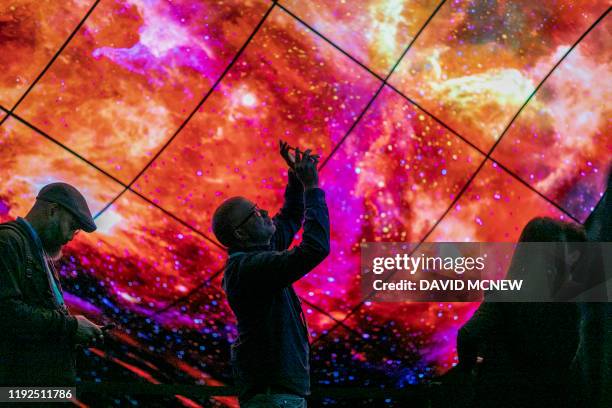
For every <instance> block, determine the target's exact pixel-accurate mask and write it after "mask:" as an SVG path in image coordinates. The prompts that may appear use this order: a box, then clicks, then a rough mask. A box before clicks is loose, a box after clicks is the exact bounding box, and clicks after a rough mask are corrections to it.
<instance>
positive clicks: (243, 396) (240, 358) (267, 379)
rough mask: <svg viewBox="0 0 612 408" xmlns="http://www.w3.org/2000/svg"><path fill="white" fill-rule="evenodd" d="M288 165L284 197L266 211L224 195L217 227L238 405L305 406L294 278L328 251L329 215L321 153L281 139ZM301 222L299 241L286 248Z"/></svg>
mask: <svg viewBox="0 0 612 408" xmlns="http://www.w3.org/2000/svg"><path fill="white" fill-rule="evenodd" d="M280 151H281V155H282V156H283V158H284V159H285V160H286V161H287V163H288V165H289V167H291V169H290V170H289V172H288V173H289V174H288V177H289V182H288V185H287V188H286V190H285V203H284V205H283V208H282V209H281V210H280V212H279V213H278V214H277V215H276V216H275V217H274V218H270V217H269V216H268V212H267V211H265V210H262V209H261V208H259V207H258V206H257V205H256V204H254V203H253V202H251V201H249V200H247V199H246V198H243V197H233V198H230V199H228V200H226V201H224V202H223V203H222V204H221V205H220V206H219V208H217V210H216V211H215V214H214V216H213V231H214V233H215V236H216V237H217V239H218V240H219V241H220V242H221V243H222V244H223V245H225V246H227V247H228V253H229V259H228V260H227V264H226V269H225V274H224V277H223V289H224V290H225V293H226V295H227V298H228V300H229V304H230V307H231V308H232V311H233V312H234V314H235V315H236V318H237V320H238V339H237V340H236V342H235V343H234V344H233V345H232V366H233V370H234V377H235V381H236V385H237V386H238V387H239V389H240V395H239V400H240V405H241V407H248V408H255V407H296V408H298V407H305V406H306V400H305V398H304V397H306V396H307V395H309V394H310V373H309V371H310V370H309V351H310V346H309V343H308V329H307V327H306V319H305V317H304V314H303V312H302V307H301V304H300V300H299V299H298V297H297V295H296V293H295V291H294V290H293V287H292V284H293V283H294V282H296V281H297V280H298V279H300V278H301V277H303V276H304V275H306V274H307V273H308V272H310V271H311V270H312V269H314V268H315V267H316V266H317V265H318V264H319V263H321V262H322V261H323V260H324V259H325V257H327V255H328V254H329V215H328V210H327V205H326V204H325V194H324V192H323V190H321V189H320V188H319V183H318V182H319V180H318V172H317V167H316V165H317V159H318V158H317V157H316V156H311V155H310V151H309V150H307V151H305V152H304V153H303V154H302V153H301V152H300V151H299V149H296V150H295V158H292V157H290V153H289V146H288V145H287V144H286V143H283V142H281V143H280ZM304 219H305V222H304V232H303V235H302V242H301V243H300V244H299V245H297V246H296V247H294V248H292V249H288V248H289V246H290V244H291V242H292V241H293V238H294V236H295V234H296V233H297V232H298V230H299V229H300V228H301V226H302V221H303V220H304Z"/></svg>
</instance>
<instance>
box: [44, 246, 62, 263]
mask: <svg viewBox="0 0 612 408" xmlns="http://www.w3.org/2000/svg"><path fill="white" fill-rule="evenodd" d="M62 255H63V254H62V248H61V247H60V248H59V249H56V250H55V251H47V256H48V257H49V259H50V260H51V261H53V262H59V260H60V259H62Z"/></svg>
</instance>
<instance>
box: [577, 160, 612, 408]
mask: <svg viewBox="0 0 612 408" xmlns="http://www.w3.org/2000/svg"><path fill="white" fill-rule="evenodd" d="M611 195H612V166H611V167H610V170H609V171H608V185H607V189H606V192H605V193H604V196H603V197H602V199H601V202H600V203H599V205H598V206H597V208H596V209H595V211H593V213H591V215H590V216H589V218H588V219H587V220H586V222H585V224H584V225H585V228H586V231H587V237H588V240H589V241H591V242H612V198H611ZM607 248H609V247H607ZM608 257H609V255H608ZM608 268H609V265H608ZM610 278H611V277H610V276H609V275H608V276H605V277H604V280H609V279H610ZM602 290H604V291H606V290H607V288H606V286H605V284H604V285H602ZM608 299H609V297H608ZM580 316H581V319H580V345H579V347H578V351H577V353H576V360H575V363H576V369H577V374H578V379H579V383H580V387H581V392H580V399H579V400H580V401H581V402H582V405H581V406H583V407H589V408H591V407H595V408H603V407H610V406H612V385H611V384H612V373H611V370H612V304H611V303H610V302H609V301H608V302H605V303H604V302H600V303H582V304H580Z"/></svg>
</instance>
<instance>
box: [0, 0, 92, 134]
mask: <svg viewBox="0 0 612 408" xmlns="http://www.w3.org/2000/svg"><path fill="white" fill-rule="evenodd" d="M98 3H100V0H96V1H95V2H94V4H93V5H92V6H91V7H90V8H89V10H88V11H87V13H86V14H85V16H84V17H83V18H82V19H81V21H80V22H79V24H77V26H76V28H75V29H74V30H73V31H72V33H70V35H69V36H68V38H67V39H66V41H64V43H63V44H62V46H61V47H60V48H59V49H58V50H57V51H56V52H55V54H53V57H51V59H50V60H49V62H48V63H47V65H45V67H44V68H43V70H42V71H41V72H40V73H39V74H38V76H37V77H36V78H35V79H34V81H32V83H31V84H30V86H29V87H28V89H26V91H25V92H24V93H23V94H22V95H21V97H20V98H19V99H18V100H17V102H16V103H15V105H13V108H12V109H11V110H10V111H7V112H8V113H9V115H7V116H5V117H4V118H3V119H2V120H0V126H2V124H3V123H4V121H6V120H7V118H8V117H9V116H10V115H12V114H13V112H14V111H15V109H17V107H19V104H20V103H21V102H22V101H23V100H24V99H25V98H26V96H28V94H29V93H30V91H31V90H32V89H34V86H36V84H37V83H38V81H40V79H41V78H42V77H43V76H44V75H45V73H46V72H47V71H48V70H49V68H51V65H53V63H54V62H55V60H56V59H57V57H59V56H60V54H61V53H62V52H63V51H64V49H65V48H66V47H67V46H68V44H69V43H70V41H72V39H73V38H74V36H75V35H76V33H77V32H78V31H79V30H80V29H81V27H82V26H83V24H85V21H86V20H87V19H88V18H89V16H90V15H91V13H92V12H93V11H94V10H95V8H96V7H97V6H98Z"/></svg>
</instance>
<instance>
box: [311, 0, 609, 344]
mask: <svg viewBox="0 0 612 408" xmlns="http://www.w3.org/2000/svg"><path fill="white" fill-rule="evenodd" d="M609 12H610V8H608V9H607V10H606V11H605V12H604V13H603V14H602V15H601V16H600V17H599V18H598V19H597V20H596V21H595V22H594V23H593V24H591V26H590V27H589V28H588V29H587V30H586V31H585V32H584V33H583V34H582V35H581V36H580V37H579V38H578V40H576V41H575V42H574V44H573V45H572V46H571V47H570V48H569V50H567V51H566V52H565V53H564V54H563V56H562V57H561V58H560V60H559V61H557V63H556V64H555V65H554V66H553V67H552V68H551V69H550V70H549V72H548V74H547V75H546V76H544V78H543V79H542V81H540V83H539V84H538V86H537V87H536V88H535V90H534V91H533V92H532V93H531V95H530V96H529V97H528V98H527V100H526V101H525V102H524V103H523V105H522V106H521V107H520V108H519V110H518V112H517V113H516V114H515V115H514V116H513V117H512V119H511V120H510V122H509V123H508V125H507V126H506V128H505V129H504V131H503V132H502V133H501V135H500V136H499V138H498V139H497V141H496V143H495V144H494V145H493V146H492V147H491V149H489V152H488V153H487V156H486V157H485V159H484V160H483V161H482V163H480V165H479V166H478V168H477V169H476V170H475V171H474V173H473V174H472V176H471V177H470V178H469V179H468V181H467V183H466V184H465V186H463V188H462V189H461V190H460V191H459V193H458V194H457V196H456V197H455V198H454V199H453V201H452V203H451V204H450V205H449V206H448V208H447V209H446V211H445V212H444V213H443V214H442V216H440V217H439V218H438V220H436V222H435V223H434V225H433V226H432V227H431V228H430V229H429V231H428V232H427V234H426V235H425V236H424V237H423V239H422V240H421V241H420V243H419V245H420V244H422V243H423V242H425V240H426V239H427V238H428V237H429V236H430V235H431V233H432V232H433V231H434V230H435V229H436V227H437V226H438V225H439V224H440V222H441V221H442V220H443V219H444V217H445V216H446V215H447V214H448V213H449V212H450V210H451V209H452V208H453V207H454V205H455V204H456V203H457V201H458V200H459V199H460V198H461V196H462V195H463V193H464V192H465V191H466V190H467V188H468V186H469V185H470V184H471V182H472V181H473V180H474V179H475V178H476V176H477V175H478V173H479V172H480V170H481V169H482V168H483V167H484V165H485V163H486V162H487V161H489V160H491V159H490V156H491V154H492V153H493V151H494V149H495V147H496V146H497V145H498V144H499V142H500V141H501V139H502V138H503V137H504V135H505V134H506V133H507V131H508V129H510V126H512V123H513V122H514V121H515V120H516V118H518V116H519V114H520V113H521V111H522V110H523V109H524V108H525V106H527V104H528V103H529V101H530V100H531V99H532V98H533V97H534V96H535V94H536V93H537V92H538V90H539V89H540V88H541V87H542V86H543V85H544V82H545V81H546V80H547V79H548V78H549V77H550V76H551V75H552V73H553V72H554V71H555V70H556V69H557V67H558V66H559V65H561V63H562V62H563V61H564V60H565V59H566V58H567V56H568V55H569V54H570V53H571V52H572V50H573V49H574V48H576V46H577V45H578V44H579V43H580V42H581V41H582V40H583V39H584V38H585V37H586V36H587V35H588V33H590V32H591V31H592V30H593V29H594V28H595V27H596V26H597V25H598V24H599V23H600V22H601V21H603V19H604V18H605V17H606V16H607V14H608V13H609ZM491 161H492V160H491ZM504 171H506V170H504ZM572 219H575V218H574V217H572ZM417 248H418V246H417ZM415 250H416V248H415ZM391 276H392V274H391V275H390V276H389V277H391ZM369 298H370V296H367V297H366V298H365V299H364V300H362V301H360V302H359V303H357V304H356V305H355V306H354V307H353V308H352V309H351V310H350V311H349V312H348V313H347V314H346V316H345V317H344V319H343V321H344V320H346V319H348V318H349V317H351V316H352V315H353V314H355V312H357V310H359V309H360V308H361V307H362V306H363V305H364V303H365V302H366V301H367V300H368V299H369ZM337 327H338V325H336V326H335V327H332V328H331V329H330V330H329V331H328V333H327V334H328V335H329V333H331V332H332V331H334V330H335V329H336V328H337ZM323 337H324V336H321V337H319V338H318V339H317V340H315V341H314V342H313V343H316V342H317V341H320V340H321V339H322V338H323Z"/></svg>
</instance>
